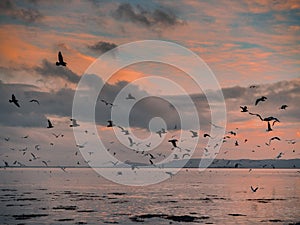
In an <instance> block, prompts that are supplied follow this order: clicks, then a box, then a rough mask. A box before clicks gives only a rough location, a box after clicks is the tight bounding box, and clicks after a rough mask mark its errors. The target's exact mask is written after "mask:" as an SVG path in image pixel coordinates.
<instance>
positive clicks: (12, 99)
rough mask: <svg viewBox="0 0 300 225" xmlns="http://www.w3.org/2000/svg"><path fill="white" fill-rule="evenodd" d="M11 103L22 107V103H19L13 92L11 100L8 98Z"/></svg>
mask: <svg viewBox="0 0 300 225" xmlns="http://www.w3.org/2000/svg"><path fill="white" fill-rule="evenodd" d="M8 101H9V102H10V103H14V104H15V105H16V106H17V107H19V108H20V105H19V103H18V101H19V100H18V99H17V98H16V96H15V95H14V94H12V95H11V99H10V100H8Z"/></svg>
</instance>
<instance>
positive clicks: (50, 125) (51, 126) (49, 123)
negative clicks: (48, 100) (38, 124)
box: [47, 119, 54, 128]
mask: <svg viewBox="0 0 300 225" xmlns="http://www.w3.org/2000/svg"><path fill="white" fill-rule="evenodd" d="M53 127H54V126H53V125H52V123H51V121H50V120H49V119H48V126H47V128H53Z"/></svg>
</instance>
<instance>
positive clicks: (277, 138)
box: [269, 137, 281, 145]
mask: <svg viewBox="0 0 300 225" xmlns="http://www.w3.org/2000/svg"><path fill="white" fill-rule="evenodd" d="M273 140H278V141H281V139H280V138H279V137H272V138H270V140H269V145H270V144H271V141H273Z"/></svg>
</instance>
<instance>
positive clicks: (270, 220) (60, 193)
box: [0, 168, 300, 224]
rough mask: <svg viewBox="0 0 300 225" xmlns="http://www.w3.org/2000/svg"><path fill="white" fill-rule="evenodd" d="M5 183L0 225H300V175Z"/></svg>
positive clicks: (38, 172) (221, 172) (34, 176)
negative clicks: (154, 181) (138, 183)
mask: <svg viewBox="0 0 300 225" xmlns="http://www.w3.org/2000/svg"><path fill="white" fill-rule="evenodd" d="M106 169H108V168H106ZM0 177H1V184H0V201H1V204H0V224H296V223H297V222H298V223H299V222H300V179H299V178H300V171H299V169H252V170H251V171H249V169H240V168H238V169H207V170H205V171H201V172H200V171H198V170H197V169H182V170H181V171H180V172H179V173H177V174H176V175H175V176H173V177H172V178H170V179H168V180H166V181H163V182H161V183H158V184H154V185H149V186H141V187H136V186H125V185H120V184H116V183H113V182H111V181H109V180H106V179H104V178H103V177H101V176H100V175H98V174H97V173H96V172H95V171H93V170H92V169H90V168H66V170H65V171H63V170H61V169H60V168H6V169H4V168H2V169H0ZM251 186H252V187H253V188H256V187H258V189H257V191H256V192H253V191H252V190H251Z"/></svg>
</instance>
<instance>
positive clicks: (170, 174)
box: [165, 171, 175, 178]
mask: <svg viewBox="0 0 300 225" xmlns="http://www.w3.org/2000/svg"><path fill="white" fill-rule="evenodd" d="M165 173H166V174H168V175H169V176H170V177H171V178H172V177H173V176H174V175H175V174H174V173H172V172H169V171H167V172H165Z"/></svg>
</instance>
